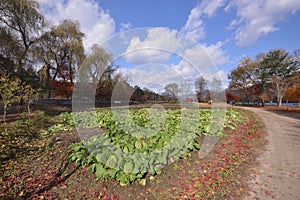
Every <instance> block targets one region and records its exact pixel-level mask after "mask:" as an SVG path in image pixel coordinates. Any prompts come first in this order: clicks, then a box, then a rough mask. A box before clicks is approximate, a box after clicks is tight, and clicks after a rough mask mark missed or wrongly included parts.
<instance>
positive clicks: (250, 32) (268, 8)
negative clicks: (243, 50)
mask: <svg viewBox="0 0 300 200" xmlns="http://www.w3.org/2000/svg"><path fill="white" fill-rule="evenodd" d="M231 3H232V4H233V6H231V7H235V8H236V9H237V19H235V20H233V21H232V22H231V27H233V28H235V32H236V36H235V39H236V40H237V44H238V45H239V46H247V45H250V44H253V43H255V42H256V41H257V40H258V39H259V38H260V37H262V36H264V35H267V34H269V33H272V32H274V31H276V30H278V29H279V28H278V27H276V23H278V22H279V21H282V20H284V19H285V17H286V15H287V14H294V13H295V12H297V11H298V10H299V9H300V1H299V0H276V1H274V0H258V1H253V0H235V1H233V2H231Z"/></svg>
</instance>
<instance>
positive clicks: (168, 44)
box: [125, 28, 181, 65]
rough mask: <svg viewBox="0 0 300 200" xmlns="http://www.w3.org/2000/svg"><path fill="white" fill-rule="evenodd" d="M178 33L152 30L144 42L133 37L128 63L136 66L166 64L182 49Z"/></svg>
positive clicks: (160, 29) (129, 48) (127, 53)
mask: <svg viewBox="0 0 300 200" xmlns="http://www.w3.org/2000/svg"><path fill="white" fill-rule="evenodd" d="M180 45H181V43H180V39H178V37H177V32H176V31H173V30H169V29H165V28H150V29H148V31H147V36H146V38H145V39H144V40H143V39H141V38H140V37H133V38H132V39H131V40H130V43H129V45H128V48H127V51H126V53H125V58H126V60H127V62H129V63H133V64H136V65H139V64H145V63H164V62H166V61H167V60H168V59H169V57H170V55H171V53H172V52H176V51H177V50H178V48H179V47H180Z"/></svg>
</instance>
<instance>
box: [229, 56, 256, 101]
mask: <svg viewBox="0 0 300 200" xmlns="http://www.w3.org/2000/svg"><path fill="white" fill-rule="evenodd" d="M255 66H256V61H255V60H252V59H251V58H250V57H246V58H244V59H242V60H241V61H240V63H239V64H238V66H237V68H236V69H233V70H232V71H231V72H230V73H229V75H228V79H229V88H230V89H232V90H238V91H239V93H240V95H241V96H242V98H244V100H246V101H248V102H249V100H250V95H251V94H250V93H249V90H248V88H249V87H250V86H252V85H253V83H254V76H255V74H254V73H255Z"/></svg>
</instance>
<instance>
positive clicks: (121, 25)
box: [120, 22, 132, 32]
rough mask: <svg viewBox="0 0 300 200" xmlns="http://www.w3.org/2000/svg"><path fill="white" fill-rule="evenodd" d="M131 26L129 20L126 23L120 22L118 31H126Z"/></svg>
mask: <svg viewBox="0 0 300 200" xmlns="http://www.w3.org/2000/svg"><path fill="white" fill-rule="evenodd" d="M131 27H132V24H131V23H130V22H128V23H121V24H120V32H122V31H127V30H129V29H131Z"/></svg>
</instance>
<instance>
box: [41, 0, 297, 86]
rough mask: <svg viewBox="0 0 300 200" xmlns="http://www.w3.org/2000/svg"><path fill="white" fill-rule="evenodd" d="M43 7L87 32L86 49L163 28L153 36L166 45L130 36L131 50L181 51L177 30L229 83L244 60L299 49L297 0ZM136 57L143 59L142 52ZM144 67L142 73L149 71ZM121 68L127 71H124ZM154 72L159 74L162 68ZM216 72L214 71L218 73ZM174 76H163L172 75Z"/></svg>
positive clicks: (85, 0) (44, 1) (53, 0)
mask: <svg viewBox="0 0 300 200" xmlns="http://www.w3.org/2000/svg"><path fill="white" fill-rule="evenodd" d="M39 3H40V6H41V11H42V12H43V13H44V14H45V15H46V17H47V18H48V19H49V20H51V21H52V22H53V23H59V22H60V21H62V20H63V19H64V18H70V19H74V20H78V21H79V22H80V24H81V29H82V31H83V32H84V33H85V34H86V36H85V40H84V44H85V46H86V48H89V47H91V45H92V44H93V43H98V44H102V43H103V41H105V40H107V39H108V38H111V36H113V35H118V36H117V37H120V32H122V31H128V30H131V29H136V28H143V27H152V29H153V28H155V27H163V28H166V29H165V30H164V29H155V30H161V31H162V34H159V33H157V32H155V31H154V32H153V33H152V34H153V37H154V36H155V37H162V38H164V37H166V38H168V39H167V41H166V40H164V39H161V40H159V39H153V38H152V41H151V40H150V38H148V37H147V38H143V39H142V38H140V40H138V41H135V42H136V43H132V42H133V41H132V39H133V38H130V39H129V41H128V46H127V50H128V49H130V48H131V49H132V48H133V47H136V48H137V47H145V46H147V45H150V46H151V45H153V44H154V45H157V46H156V47H159V48H163V47H165V46H167V48H169V49H168V50H174V51H175V53H176V52H177V53H178V51H177V49H176V47H174V46H172V45H171V44H176V41H175V40H177V39H178V38H176V37H177V36H174V35H173V36H174V37H173V36H172V34H174V32H173V31H176V32H177V33H178V34H182V35H184V36H185V37H186V38H190V39H193V41H195V43H197V44H199V45H201V46H202V48H203V50H204V51H205V52H206V53H207V54H208V56H209V57H210V58H211V60H212V61H213V62H214V63H215V65H216V68H217V69H218V71H219V75H221V76H222V77H223V79H224V83H225V84H226V77H227V74H228V72H229V71H230V70H232V69H234V68H235V67H236V66H237V64H238V62H239V61H240V60H241V59H242V58H243V57H245V56H250V57H253V56H255V55H256V54H258V53H261V52H267V51H269V50H271V49H274V48H283V49H286V50H288V51H293V50H295V49H300V39H299V36H300V1H299V0H276V1H274V0H203V1H196V0H188V1H183V0H113V1H112V0H99V1H96V0H64V1H61V0H39ZM152 29H151V30H152ZM147 30H148V31H149V30H150V29H146V30H144V31H145V32H144V34H146V35H147V33H148V34H149V33H150V31H149V32H148V31H147ZM134 36H135V37H137V35H134ZM115 37H116V36H115ZM173 39H174V41H173ZM109 40H111V39H109ZM159 43H160V44H159ZM177 47H178V46H177ZM196 50H197V48H194V51H196ZM124 51H126V49H125V50H124ZM185 51H189V49H185ZM194 51H193V52H192V51H191V52H190V55H194V56H198V57H199V56H201V55H202V54H201V53H198V54H197V53H195V52H194ZM185 53H186V52H185ZM154 54H155V52H152V53H150V54H149V52H147V53H146V54H145V55H144V56H147V55H148V56H149V55H151V56H152V57H155V56H154ZM184 55H186V54H184ZM138 56H139V57H140V58H141V57H143V55H141V54H138ZM169 56H170V55H169ZM173 57H174V56H173ZM144 58H145V59H146V60H147V58H146V57H144ZM191 59H192V58H191ZM203 59H205V58H203ZM192 60H193V59H192ZM129 61H130V60H129V59H128V58H126V61H120V63H122V65H125V63H126V62H127V63H128V65H130V64H131V68H132V64H137V63H134V62H133V63H129ZM152 61H153V60H152ZM154 61H155V62H156V63H158V64H160V65H158V66H163V65H168V66H169V67H174V69H175V68H176V67H177V69H179V68H178V65H181V64H182V63H180V61H178V63H171V62H170V59H165V60H159V59H158V60H157V59H156V60H154ZM154 61H153V62H154ZM160 61H164V62H165V63H162V62H160ZM159 62H160V63H159ZM149 63H151V62H150V61H149ZM149 63H144V64H145V65H144V66H148V64H149ZM139 64H140V65H141V63H139ZM144 66H143V67H142V68H143V69H145V68H146V67H144ZM137 68H139V67H138V65H137ZM154 68H155V67H154ZM140 69H141V68H140ZM121 70H123V71H124V72H125V71H127V72H128V70H126V69H121ZM156 70H159V67H157V68H156ZM180 70H181V71H180ZM180 70H179V71H178V70H177V71H176V70H175V71H176V72H177V73H179V74H183V73H184V71H185V72H186V73H189V74H190V75H192V74H195V73H193V72H191V71H189V72H187V71H188V70H183V68H180ZM135 71H138V70H137V69H135ZM149 71H151V70H150V69H149ZM163 71H164V70H163ZM212 71H213V73H215V70H212ZM154 72H155V71H153V73H154ZM173 72H174V70H173ZM171 73H172V72H170V74H171ZM141 74H143V73H141ZM141 74H140V76H141ZM149 74H151V73H150V72H149ZM170 74H164V76H171V75H170ZM134 76H139V74H135V75H134ZM173 78H174V77H173ZM139 80H140V82H141V81H142V80H143V79H142V78H141V77H140V78H139ZM154 80H157V79H153V81H154ZM167 80H168V81H171V79H166V80H165V81H166V82H168V81H167ZM173 80H174V79H173ZM140 82H136V84H138V83H140ZM150 82H151V81H150Z"/></svg>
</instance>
